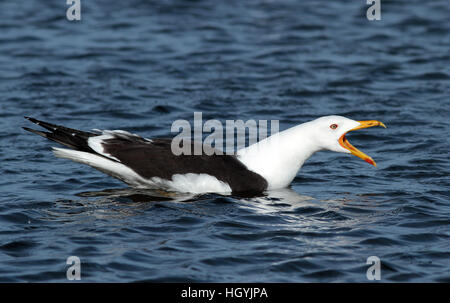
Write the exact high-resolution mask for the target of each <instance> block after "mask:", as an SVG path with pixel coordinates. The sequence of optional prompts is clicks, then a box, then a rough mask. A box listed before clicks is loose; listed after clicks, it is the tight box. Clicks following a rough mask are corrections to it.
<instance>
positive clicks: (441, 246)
mask: <svg viewBox="0 0 450 303" xmlns="http://www.w3.org/2000/svg"><path fill="white" fill-rule="evenodd" d="M65 2H66V1H65V0H64V1H63V0H53V1H38V0H27V1H1V2H0V67H1V73H0V100H1V101H0V163H1V170H0V171H1V174H0V190H1V191H0V193H1V195H0V281H13V282H14V281H52V282H65V281H67V279H66V270H67V269H68V267H69V265H67V264H66V259H67V258H68V257H69V256H78V257H79V258H80V260H81V280H82V281H84V282H93V281H95V282H119V281H120V282H129V281H202V282H229V281H234V282H336V281H337V282H368V280H367V278H366V271H367V269H368V268H369V265H366V260H367V258H368V257H369V256H377V257H378V258H379V259H380V260H381V281H383V282H450V245H449V243H450V227H449V224H450V217H449V213H450V201H449V196H450V195H449V187H450V181H449V171H450V164H449V160H448V159H449V146H450V139H449V133H450V122H449V121H450V120H449V116H450V115H449V114H450V52H449V50H450V35H449V31H450V22H449V16H450V9H449V6H448V2H447V1H444V0H439V1H419V0H415V1H411V0H409V1H406V0H404V1H382V7H381V13H382V15H381V17H382V19H381V20H380V21H368V20H367V19H366V9H367V8H368V5H366V4H365V2H366V1H365V0H364V1H363V0H361V1H317V0H314V1H313V0H310V1H293V0H292V1H289V0H277V1H275V0H274V1H268V0H267V1H262V0H258V1H257V0H250V1H241V0H239V1H238V0H231V1H181V0H178V1H177V0H166V1H144V0H130V1H112V0H96V1H86V0H81V5H82V12H81V13H82V15H81V17H82V20H81V21H79V22H77V21H74V22H69V21H67V20H66V18H65V16H66V9H67V8H68V6H67V5H66V4H65ZM194 111H200V112H202V113H203V118H204V119H205V120H207V119H218V120H221V121H225V120H227V119H231V120H237V119H242V120H247V119H254V120H260V119H267V120H271V119H278V120H280V129H285V128H288V127H290V126H294V125H296V124H299V123H302V122H305V121H308V120H311V119H314V118H316V117H319V116H323V115H329V114H338V115H343V116H346V117H349V118H352V119H356V120H369V119H376V120H380V121H383V122H384V123H385V124H386V125H387V126H388V128H387V129H382V128H376V129H368V130H362V131H358V132H355V133H352V134H350V135H349V136H348V137H349V139H350V141H351V142H352V143H353V144H354V145H355V146H356V147H359V148H361V149H362V150H363V151H365V152H366V153H367V154H369V155H371V156H373V158H374V160H375V161H376V162H377V164H378V167H377V168H374V167H372V166H370V165H368V164H367V163H365V162H364V161H361V160H360V159H358V158H356V157H353V156H349V155H344V154H336V153H331V152H321V153H318V154H316V155H314V156H313V157H312V158H311V159H310V160H309V161H308V162H307V163H306V164H305V166H304V167H303V168H302V170H301V171H300V173H299V174H298V176H297V177H296V178H295V180H294V182H293V183H292V186H291V188H289V189H286V190H282V191H276V192H268V193H266V195H265V196H262V197H253V198H244V197H234V196H221V195H215V194H209V195H203V196H196V197H191V198H189V199H187V198H186V197H184V196H182V195H181V196H176V197H173V199H164V198H161V197H158V195H157V193H150V192H141V191H133V190H129V189H127V188H126V186H125V185H124V184H123V183H121V182H120V181H117V180H115V179H113V178H111V177H108V176H106V175H104V174H102V173H100V172H98V171H96V170H94V169H91V168H89V167H86V166H83V165H81V164H77V163H72V162H70V161H68V160H61V159H56V158H54V157H53V156H52V154H51V152H50V148H51V146H56V144H53V143H50V142H48V141H45V140H43V139H42V138H40V137H37V136H35V135H33V134H30V133H26V132H25V131H23V130H22V129H21V127H22V126H28V127H29V126H30V124H29V122H27V121H26V120H24V119H23V116H34V117H36V118H40V119H42V120H48V121H50V122H54V123H58V124H63V125H67V126H69V127H73V128H79V129H83V130H90V129H92V128H99V129H125V130H128V131H131V132H135V133H139V134H141V135H143V136H146V137H150V138H151V137H168V136H169V137H170V136H172V135H174V134H171V133H170V126H171V124H172V122H173V121H175V120H177V119H186V120H190V121H192V119H193V113H194ZM186 200H187V201H186Z"/></svg>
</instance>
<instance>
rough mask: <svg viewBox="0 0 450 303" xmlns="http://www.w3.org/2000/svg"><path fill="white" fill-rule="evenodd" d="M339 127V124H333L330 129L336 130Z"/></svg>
mask: <svg viewBox="0 0 450 303" xmlns="http://www.w3.org/2000/svg"><path fill="white" fill-rule="evenodd" d="M337 127H338V125H337V124H331V125H330V128H331V129H336V128H337Z"/></svg>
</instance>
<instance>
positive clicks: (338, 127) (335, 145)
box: [310, 116, 386, 166]
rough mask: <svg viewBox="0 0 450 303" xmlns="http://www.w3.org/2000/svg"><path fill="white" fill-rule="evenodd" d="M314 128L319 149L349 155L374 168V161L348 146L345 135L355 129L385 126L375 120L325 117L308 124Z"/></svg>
mask: <svg viewBox="0 0 450 303" xmlns="http://www.w3.org/2000/svg"><path fill="white" fill-rule="evenodd" d="M310 123H311V124H312V125H313V126H314V127H313V129H314V131H313V132H314V133H313V136H314V140H315V141H316V143H317V144H318V145H319V147H320V148H321V149H326V150H331V151H335V152H339V153H351V154H353V155H355V156H357V157H359V158H361V159H363V160H364V161H366V162H368V163H370V164H372V165H374V166H376V163H375V161H373V159H372V158H371V157H369V156H368V155H366V154H364V153H363V152H362V151H360V150H358V149H357V148H356V147H354V146H353V145H351V144H350V142H349V141H348V140H347V138H346V137H345V135H346V134H347V133H348V132H350V131H354V130H357V129H362V128H368V127H373V126H382V127H385V128H386V126H385V125H384V124H383V123H382V122H380V121H376V120H369V121H355V120H351V119H348V118H346V117H342V116H325V117H320V118H318V119H316V120H314V121H311V122H310Z"/></svg>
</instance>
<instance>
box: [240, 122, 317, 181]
mask: <svg viewBox="0 0 450 303" xmlns="http://www.w3.org/2000/svg"><path fill="white" fill-rule="evenodd" d="M319 150H321V148H320V147H319V146H318V144H317V143H316V140H314V133H313V125H312V123H311V122H306V123H303V124H300V125H297V126H294V127H292V128H289V129H287V130H285V131H282V132H279V133H276V134H274V135H272V136H270V137H268V138H266V139H264V140H261V141H259V142H258V143H255V144H253V145H250V146H249V147H247V148H243V149H240V150H239V151H238V152H237V157H238V159H239V160H240V161H241V162H242V163H244V164H245V165H246V166H247V168H248V169H249V170H251V171H254V172H255V173H257V174H259V175H261V176H262V177H264V178H265V179H266V180H267V182H268V189H276V188H283V187H286V186H288V185H289V184H290V183H291V182H292V180H293V179H294V178H295V176H296V175H297V172H298V171H299V170H300V168H301V167H302V165H303V163H304V162H305V161H306V160H307V159H308V158H309V157H311V156H312V154H314V153H315V152H317V151H319Z"/></svg>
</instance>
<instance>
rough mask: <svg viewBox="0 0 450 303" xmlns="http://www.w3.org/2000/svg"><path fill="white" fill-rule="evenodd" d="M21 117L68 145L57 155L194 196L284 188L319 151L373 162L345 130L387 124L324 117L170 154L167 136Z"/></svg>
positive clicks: (142, 184)
mask: <svg viewBox="0 0 450 303" xmlns="http://www.w3.org/2000/svg"><path fill="white" fill-rule="evenodd" d="M25 118H26V119H28V120H29V121H31V122H33V123H35V124H37V125H39V126H41V127H43V128H45V129H47V130H48V131H49V132H47V131H40V130H35V129H30V128H27V127H24V129H25V130H27V131H30V132H32V133H35V134H37V135H40V136H42V137H44V138H47V139H49V140H52V141H55V142H57V143H60V144H62V145H63V146H65V147H68V148H58V147H53V153H54V155H55V156H56V157H59V158H66V159H70V160H73V161H75V162H79V163H83V164H87V165H89V166H92V167H94V168H96V169H98V170H100V171H102V172H104V173H106V174H108V175H110V176H112V177H115V178H117V179H119V180H121V181H123V182H125V183H126V184H128V185H129V186H131V187H134V188H151V189H162V190H166V191H176V192H187V193H197V194H198V193H208V192H216V193H245V192H251V193H259V192H263V191H265V190H272V189H279V188H284V187H287V186H289V184H290V183H291V182H292V180H293V179H294V178H295V176H296V175H297V173H298V171H299V170H300V168H301V167H302V165H303V164H304V163H305V161H306V160H307V159H308V158H309V157H311V156H312V155H313V154H314V153H315V152H318V151H321V150H330V151H334V152H339V153H347V154H352V155H355V156H357V157H359V158H361V159H363V160H364V161H366V162H368V163H370V164H372V165H374V166H376V164H375V161H374V160H373V159H372V158H371V157H369V156H368V155H366V154H365V153H363V152H362V151H360V150H358V149H357V148H356V147H354V146H353V145H351V144H350V142H349V141H348V140H347V138H346V134H347V133H348V132H351V131H355V130H359V129H363V128H368V127H374V126H382V127H386V126H385V125H384V124H383V123H382V122H380V121H376V120H368V121H355V120H351V119H348V118H346V117H342V116H325V117H320V118H318V119H315V120H313V121H309V122H306V123H303V124H300V125H297V126H294V127H291V128H289V129H287V130H284V131H281V132H278V133H276V134H273V135H272V136H270V137H268V138H265V139H264V140H261V141H259V142H257V143H255V144H253V145H250V146H248V147H246V148H242V149H240V150H238V151H237V152H236V153H235V154H233V155H227V154H223V153H220V152H218V153H211V152H209V153H208V155H207V154H204V153H202V154H201V155H185V154H181V155H175V154H174V153H173V152H172V149H171V141H172V140H171V139H147V138H144V137H141V136H139V135H136V134H132V133H130V132H127V131H124V130H103V131H99V130H96V132H86V131H80V130H76V129H71V128H68V127H64V126H60V125H55V124H51V123H47V122H44V121H40V120H37V119H34V118H30V117H25ZM190 144H192V146H191V147H194V145H196V144H202V143H201V142H190Z"/></svg>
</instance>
